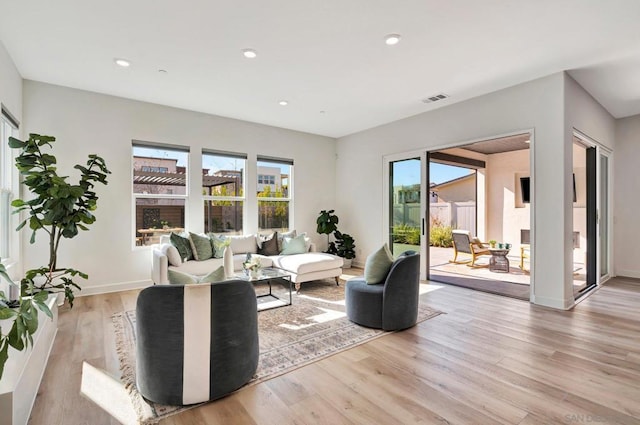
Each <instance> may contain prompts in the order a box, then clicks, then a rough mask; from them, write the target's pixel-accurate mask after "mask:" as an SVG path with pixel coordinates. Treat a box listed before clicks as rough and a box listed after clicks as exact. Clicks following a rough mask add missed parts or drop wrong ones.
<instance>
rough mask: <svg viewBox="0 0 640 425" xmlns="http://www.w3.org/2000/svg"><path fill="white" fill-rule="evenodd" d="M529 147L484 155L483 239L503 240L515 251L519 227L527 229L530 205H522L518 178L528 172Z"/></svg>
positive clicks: (516, 250) (518, 237)
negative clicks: (485, 231) (485, 205)
mask: <svg viewBox="0 0 640 425" xmlns="http://www.w3.org/2000/svg"><path fill="white" fill-rule="evenodd" d="M529 153H530V152H529V150H528V149H525V150H519V151H512V152H504V153H496V154H492V155H489V156H488V159H487V168H486V170H485V172H486V175H487V186H486V188H487V222H488V227H487V229H488V232H487V238H486V239H485V240H488V239H494V240H496V241H498V242H507V243H510V244H512V245H513V246H514V250H513V252H514V253H519V252H520V251H519V250H518V247H519V246H520V230H521V229H529V230H531V229H530V227H531V218H530V207H531V204H523V203H522V202H521V201H522V197H521V195H520V177H524V176H529V175H530V170H529V168H530V165H529V164H530V162H529V161H530V158H529Z"/></svg>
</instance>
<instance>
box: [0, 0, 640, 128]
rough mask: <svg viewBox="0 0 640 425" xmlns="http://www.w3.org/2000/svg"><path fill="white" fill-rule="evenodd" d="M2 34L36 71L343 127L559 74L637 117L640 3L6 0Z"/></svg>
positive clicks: (67, 81)
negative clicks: (389, 41)
mask: <svg viewBox="0 0 640 425" xmlns="http://www.w3.org/2000/svg"><path fill="white" fill-rule="evenodd" d="M389 33H398V34H401V35H402V40H401V41H400V43H399V44H398V45H396V46H393V47H390V46H387V45H385V44H384V42H383V37H384V36H385V35H386V34H389ZM0 40H1V41H2V42H3V44H4V45H5V47H6V49H7V51H8V52H9V54H10V55H11V57H12V58H13V60H14V62H15V64H16V66H17V68H18V70H19V71H20V73H21V74H22V76H23V77H24V78H25V79H31V80H37V81H43V82H47V83H53V84H59V85H63V86H68V87H74V88H79V89H85V90H90V91H95V92H100V93H107V94H111V95H115V96H122V97H126V98H131V99H138V100H143V101H147V102H153V103H159V104H163V105H170V106H175V107H179V108H185V109H189V110H194V111H200V112H206V113H211V114H216V115H221V116H226V117H233V118H238V119H242V120H248V121H254V122H259V123H264V124H269V125H274V126H278V127H284V128H290V129H295V130H299V131H304V132H309V133H315V134H321V135H326V136H331V137H340V136H344V135H347V134H351V133H354V132H357V131H360V130H364V129H367V128H371V127H375V126H378V125H381V124H384V123H387V122H391V121H395V120H398V119H401V118H405V117H408V116H411V115H415V114H418V113H421V112H425V111H428V110H431V109H435V108H438V107H441V106H444V105H447V104H451V103H453V102H459V101H461V100H464V99H468V98H471V97H475V96H478V95H481V94H485V93H488V92H491V91H495V90H498V89H501V88H504V87H508V86H511V85H514V84H518V83H521V82H525V81H529V80H532V79H535V78H538V77H542V76H546V75H549V74H551V73H554V72H558V71H562V70H571V71H570V72H571V75H573V76H574V78H576V79H577V81H578V82H579V83H580V84H581V85H583V86H584V87H585V88H586V89H587V90H588V91H589V92H590V93H591V94H592V95H593V96H594V97H595V98H596V99H597V100H598V101H599V102H600V103H601V104H602V105H603V106H605V107H606V108H607V109H608V110H609V111H610V112H611V113H612V114H613V115H614V116H615V117H623V116H629V115H635V114H640V1H638V0H482V1H479V0H447V1H443V0H413V1H411V0H396V1H389V0H315V1H314V0H307V1H304V0H270V1H257V0H253V1H248V0H244V1H243V0H236V1H233V0H228V1H221V0H201V1H196V0H182V1H177V0H109V1H99V2H98V1H87V0H56V1H50V0H22V1H16V0H0ZM245 48H253V49H256V50H257V51H258V55H259V56H258V58H257V59H253V60H248V59H245V58H243V56H242V54H241V50H242V49H245ZM116 57H122V58H126V59H129V60H130V61H131V62H132V64H133V65H132V66H131V67H130V68H128V69H123V68H120V67H118V66H116V65H115V64H114V62H113V59H114V58H116ZM159 69H165V70H167V71H168V73H166V74H163V73H160V72H158V70H159ZM438 93H446V94H448V95H450V96H451V98H450V99H447V100H444V101H440V102H437V103H434V104H429V105H426V104H424V103H422V102H421V99H423V98H425V97H428V96H431V95H434V94H438ZM281 99H286V100H288V101H289V106H286V107H282V106H280V105H278V101H279V100H281ZM320 111H325V113H321V112H320Z"/></svg>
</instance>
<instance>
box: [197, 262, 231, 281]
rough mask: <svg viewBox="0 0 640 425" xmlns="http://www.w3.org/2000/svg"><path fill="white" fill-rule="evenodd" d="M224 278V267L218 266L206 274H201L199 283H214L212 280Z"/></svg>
mask: <svg viewBox="0 0 640 425" xmlns="http://www.w3.org/2000/svg"><path fill="white" fill-rule="evenodd" d="M223 280H225V277H224V267H223V266H220V267H218V268H217V269H215V270H214V271H212V272H211V273H209V274H208V275H206V276H202V277H201V278H200V283H214V282H222V281H223Z"/></svg>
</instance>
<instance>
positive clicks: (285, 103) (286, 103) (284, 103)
mask: <svg viewBox="0 0 640 425" xmlns="http://www.w3.org/2000/svg"><path fill="white" fill-rule="evenodd" d="M288 104H289V102H287V101H286V100H281V101H280V102H278V105H280V106H287V105H288Z"/></svg>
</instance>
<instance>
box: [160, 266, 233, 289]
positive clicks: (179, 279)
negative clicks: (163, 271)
mask: <svg viewBox="0 0 640 425" xmlns="http://www.w3.org/2000/svg"><path fill="white" fill-rule="evenodd" d="M167 277H168V278H169V283H170V284H172V285H192V284H194V283H214V282H222V281H223V280H225V277H224V267H222V266H220V267H218V268H217V269H215V270H214V271H212V272H211V273H209V274H208V275H206V276H202V277H198V276H194V275H192V274H189V273H184V272H181V271H178V270H172V269H169V271H168V272H167Z"/></svg>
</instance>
